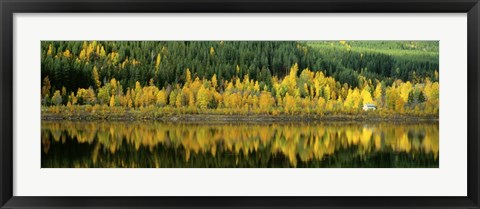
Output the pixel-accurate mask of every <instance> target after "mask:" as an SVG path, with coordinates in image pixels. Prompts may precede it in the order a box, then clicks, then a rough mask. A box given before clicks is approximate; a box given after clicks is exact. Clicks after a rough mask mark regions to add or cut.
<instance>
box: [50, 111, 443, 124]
mask: <svg viewBox="0 0 480 209" xmlns="http://www.w3.org/2000/svg"><path fill="white" fill-rule="evenodd" d="M41 120H42V121H60V120H67V121H164V122H314V121H332V122H333V121H383V122H388V121H392V122H435V121H437V122H438V121H439V118H438V117H435V116H415V115H407V114H403V115H400V114H396V115H388V116H382V115H379V114H371V113H365V114H356V115H353V114H351V115H350V114H338V115H316V114H309V115H285V114H282V115H267V114H245V115H240V114H232V115H229V114H211V113H200V114H175V113H172V114H146V113H138V112H126V113H104V114H94V113H73V114H72V113H69V114H62V113H45V112H42V113H41Z"/></svg>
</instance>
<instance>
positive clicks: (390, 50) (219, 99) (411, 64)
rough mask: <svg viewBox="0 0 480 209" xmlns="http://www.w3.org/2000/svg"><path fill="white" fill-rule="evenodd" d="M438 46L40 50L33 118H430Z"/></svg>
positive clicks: (275, 44) (77, 45) (46, 46)
mask: <svg viewBox="0 0 480 209" xmlns="http://www.w3.org/2000/svg"><path fill="white" fill-rule="evenodd" d="M438 50H439V43H438V41H42V42H41V77H42V78H41V79H42V81H41V82H42V86H41V98H42V101H41V104H42V115H43V114H47V113H48V114H64V115H65V114H70V115H71V114H73V115H75V114H80V113H90V114H98V113H100V112H102V113H105V112H107V113H120V114H121V113H125V112H149V113H156V114H160V115H162V114H176V113H178V114H187V113H188V114H202V113H205V114H242V115H250V114H258V115H272V116H273V115H299V114H300V115H339V114H350V115H351V114H353V115H355V114H360V113H362V114H363V112H364V111H363V110H362V106H363V105H365V104H374V105H376V107H377V111H375V113H373V114H377V113H378V114H381V115H383V116H389V115H415V116H433V117H438V111H439V73H438V72H439V69H438V68H439V56H438Z"/></svg>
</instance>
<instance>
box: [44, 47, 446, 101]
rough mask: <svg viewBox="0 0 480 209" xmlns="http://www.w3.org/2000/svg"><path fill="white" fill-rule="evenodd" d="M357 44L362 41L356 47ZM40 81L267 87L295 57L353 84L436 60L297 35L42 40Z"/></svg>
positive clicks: (427, 68)
mask: <svg viewBox="0 0 480 209" xmlns="http://www.w3.org/2000/svg"><path fill="white" fill-rule="evenodd" d="M362 46H363V45H362ZM41 52H42V58H41V59H42V61H41V69H42V72H41V74H42V79H44V78H45V77H47V76H48V77H49V79H50V81H51V83H52V88H53V89H57V90H59V89H61V88H62V87H65V88H66V90H67V91H68V92H70V91H76V90H77V89H78V88H88V87H90V86H91V87H94V88H95V86H96V85H95V82H96V81H95V78H94V77H95V76H94V75H93V71H94V70H93V69H94V67H95V68H96V69H97V72H98V78H99V80H100V82H102V83H106V82H108V81H109V80H110V79H111V78H115V79H116V80H118V81H120V83H121V85H122V86H123V87H125V88H126V87H130V88H132V87H135V82H136V81H139V82H140V83H141V84H142V85H148V84H150V82H151V81H153V83H154V84H155V85H156V86H158V87H160V88H161V87H164V86H167V85H168V84H176V83H180V84H182V83H183V82H185V72H186V69H187V68H188V69H190V71H191V72H192V76H198V77H200V78H211V77H212V76H213V75H214V74H215V75H216V76H217V78H218V80H219V81H220V82H222V81H225V80H231V79H232V78H236V77H240V78H243V76H244V75H247V74H248V75H249V77H250V78H251V79H254V80H258V81H260V82H261V83H262V84H266V85H267V86H269V87H271V78H272V76H277V77H278V78H283V77H284V76H286V75H287V74H288V72H289V70H290V68H291V67H292V65H294V64H295V63H298V66H299V68H300V69H304V68H309V69H310V70H312V71H314V72H315V71H323V72H324V73H325V74H326V75H327V76H333V77H334V78H335V79H336V80H338V81H340V82H341V83H348V84H349V85H350V86H357V85H359V84H358V82H359V81H358V80H359V79H358V76H359V75H362V76H364V77H366V78H368V79H371V80H380V81H384V82H386V83H387V84H388V83H391V82H393V81H394V80H396V79H401V80H403V81H413V82H414V81H415V79H418V78H425V77H430V78H432V79H434V78H435V76H434V73H435V71H436V70H438V59H428V58H425V57H422V56H421V54H420V55H419V56H404V57H399V56H392V55H389V54H385V53H381V52H375V51H372V52H364V53H360V52H355V51H346V50H337V49H335V48H332V49H317V48H312V47H310V46H309V45H307V44H306V43H303V42H295V41H98V42H83V41H43V42H42V43H41Z"/></svg>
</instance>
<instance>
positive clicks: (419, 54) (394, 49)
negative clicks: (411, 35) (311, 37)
mask: <svg viewBox="0 0 480 209" xmlns="http://www.w3.org/2000/svg"><path fill="white" fill-rule="evenodd" d="M306 43H307V45H309V46H311V47H312V48H315V49H320V50H338V51H345V52H346V51H347V47H346V46H344V45H342V44H340V42H339V41H307V42H306ZM346 43H347V44H348V45H350V46H351V48H350V50H351V51H352V52H358V53H365V52H370V53H371V52H374V53H381V54H387V55H391V56H393V57H395V58H396V59H412V58H413V59H418V60H432V59H437V60H438V57H439V56H438V54H439V43H438V41H382V42H378V41H347V42H346Z"/></svg>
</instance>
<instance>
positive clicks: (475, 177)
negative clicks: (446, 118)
mask: <svg viewBox="0 0 480 209" xmlns="http://www.w3.org/2000/svg"><path fill="white" fill-rule="evenodd" d="M0 10H1V32H0V35H1V42H0V46H1V52H0V53H1V56H0V64H1V76H0V79H1V81H0V88H1V90H0V101H1V102H0V118H1V127H0V141H1V143H0V154H1V163H0V185H1V190H0V205H1V206H2V208H117V207H118V208H140V207H141V208H214V207H217V208H311V207H315V208H373V207H377V208H378V207H380V208H479V205H480V203H479V200H480V198H479V154H478V153H479V151H480V147H479V143H478V139H479V131H480V127H479V125H478V119H479V111H478V109H479V94H480V91H479V90H480V89H479V87H480V85H479V81H480V77H479V70H480V69H479V60H480V57H479V54H480V53H479V49H480V47H479V19H480V17H479V13H480V5H479V1H478V0H405V1H400V0H383V1H379V0H337V1H332V0H255V1H252V0H230V1H225V0H141V1H135V0H85V1H81V0H71V1H67V0H36V1H35V0H0ZM124 12H125V13H157V12H159V13H190V12H193V13H201V12H213V13H219V12H221V13H225V12H227V13H250V12H251V13H258V12H266V13H280V12H287V13H290V12H294V13H317V12H320V13H419V12H422V13H467V14H468V23H467V25H468V162H467V164H468V171H467V172H468V179H467V181H468V195H467V196H465V197H415V196H410V197H20V196H13V180H14V176H13V151H12V149H13V147H12V144H13V140H14V136H13V121H14V120H15V119H14V118H13V110H14V108H15V104H13V96H14V95H13V92H14V91H13V90H14V89H13V40H14V37H13V15H14V14H15V13H124Z"/></svg>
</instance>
